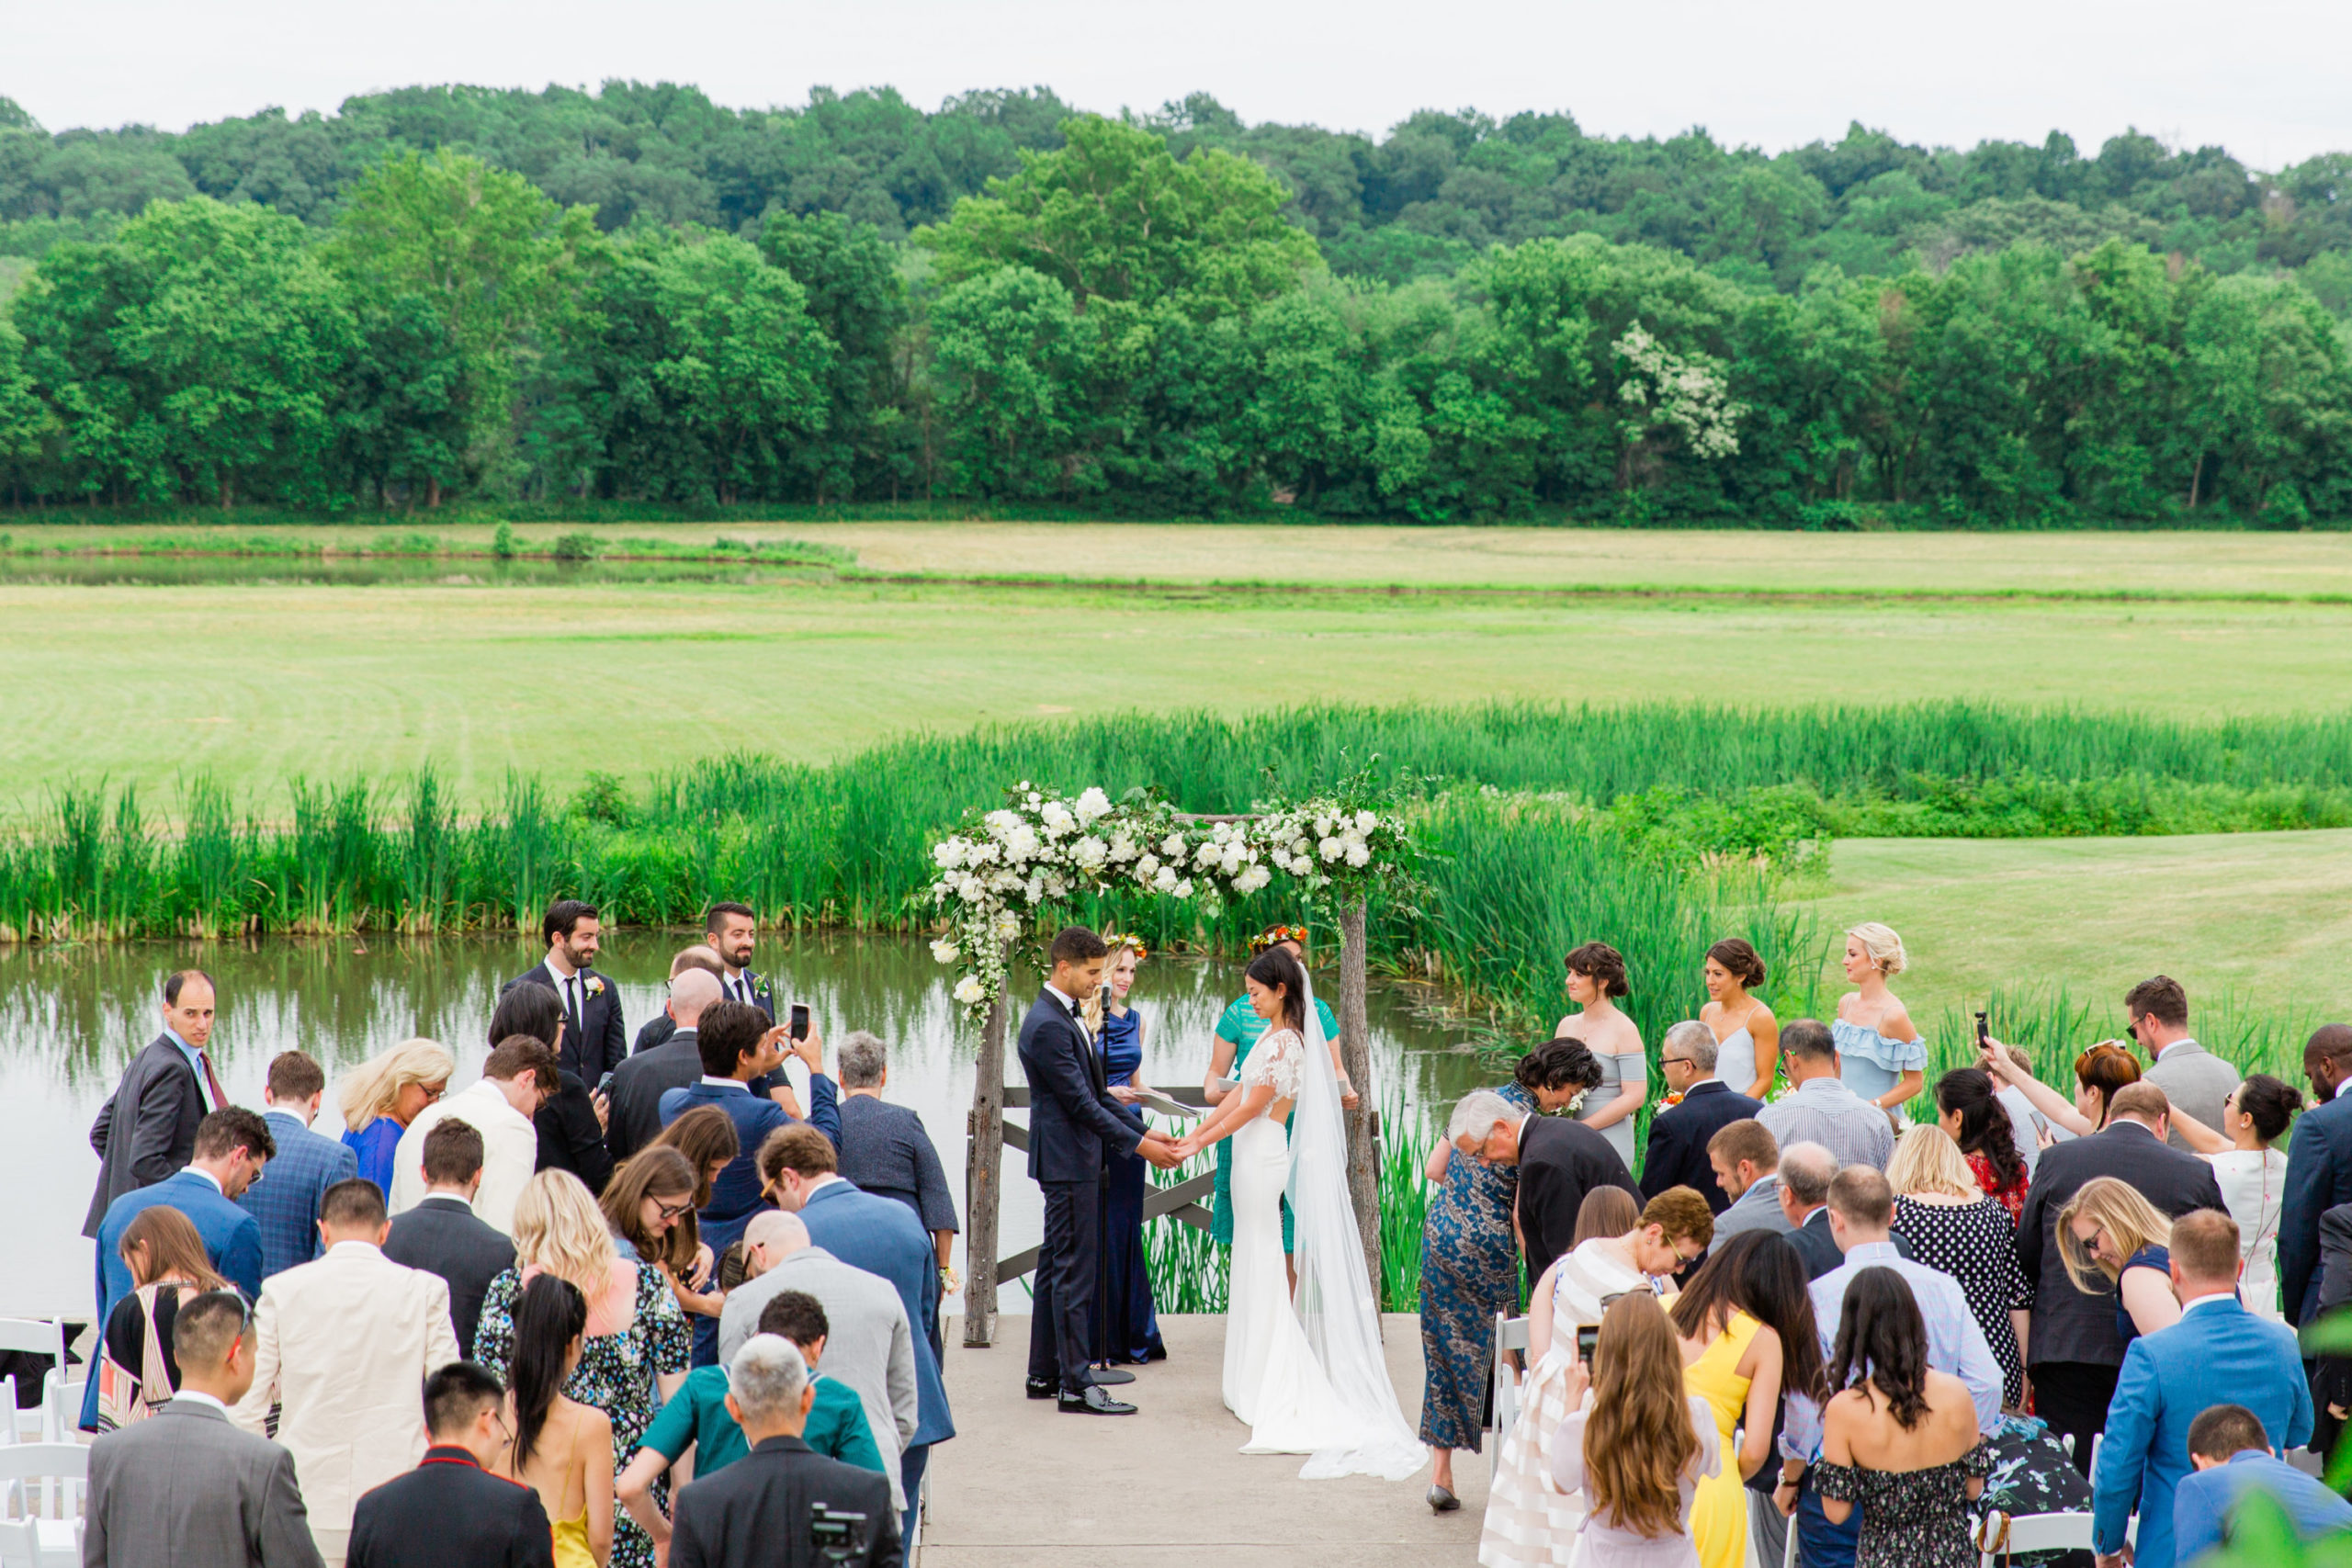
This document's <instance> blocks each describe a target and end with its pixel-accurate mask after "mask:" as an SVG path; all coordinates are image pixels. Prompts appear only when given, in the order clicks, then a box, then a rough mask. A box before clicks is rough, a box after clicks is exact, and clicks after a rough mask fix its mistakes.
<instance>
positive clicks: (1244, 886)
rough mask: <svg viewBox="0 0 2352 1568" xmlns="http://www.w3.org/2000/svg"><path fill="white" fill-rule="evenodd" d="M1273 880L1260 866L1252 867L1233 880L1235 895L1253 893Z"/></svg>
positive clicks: (1270, 874)
mask: <svg viewBox="0 0 2352 1568" xmlns="http://www.w3.org/2000/svg"><path fill="white" fill-rule="evenodd" d="M1272 880H1273V874H1272V872H1269V871H1268V870H1267V869H1266V868H1265V867H1264V866H1262V865H1252V866H1250V867H1249V868H1248V869H1246V870H1244V871H1243V872H1242V874H1240V875H1239V876H1237V877H1235V878H1234V879H1233V890H1234V891H1235V892H1236V893H1255V892H1256V891H1258V889H1260V888H1261V887H1263V886H1266V884H1267V883H1269V882H1271V881H1272Z"/></svg>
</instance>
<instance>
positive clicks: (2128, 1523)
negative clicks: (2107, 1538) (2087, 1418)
mask: <svg viewBox="0 0 2352 1568" xmlns="http://www.w3.org/2000/svg"><path fill="white" fill-rule="evenodd" d="M2105 1441H2107V1434H2106V1433H2105V1432H2094V1433H2092V1434H2091V1488H2092V1490H2093V1491H2094V1492H2096V1491H2097V1490H2098V1448H2099V1445H2100V1444H2101V1443H2104V1442H2105ZM2123 1539H2124V1540H2128V1541H2130V1542H2131V1544H2132V1545H2134V1546H2137V1545H2139V1544H2140V1510H2139V1509H2138V1508H2136V1507H2135V1508H2133V1509H2132V1510H2131V1517H2130V1518H2128V1519H2126V1520H2124V1521H2123Z"/></svg>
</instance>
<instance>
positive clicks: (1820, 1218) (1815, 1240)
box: [1780, 1144, 1911, 1280]
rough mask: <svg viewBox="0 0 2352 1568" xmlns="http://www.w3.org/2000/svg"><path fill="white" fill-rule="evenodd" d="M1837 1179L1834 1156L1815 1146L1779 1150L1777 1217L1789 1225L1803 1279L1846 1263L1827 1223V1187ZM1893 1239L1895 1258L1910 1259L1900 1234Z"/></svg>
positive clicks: (1836, 1164)
mask: <svg viewBox="0 0 2352 1568" xmlns="http://www.w3.org/2000/svg"><path fill="white" fill-rule="evenodd" d="M1865 1168H1867V1167H1865ZM1837 1177H1838V1156H1835V1155H1833V1154H1831V1153H1830V1152H1829V1151H1828V1150H1827V1149H1825V1148H1823V1147H1822V1146H1821V1145H1819V1144H1790V1145H1787V1146H1786V1147H1784V1148H1782V1149H1781V1168H1780V1178H1781V1180H1780V1194H1781V1218H1782V1219H1784V1220H1786V1221H1788V1222H1789V1230H1788V1237H1789V1245H1790V1246H1792V1247H1795V1248H1796V1249H1797V1257H1798V1258H1800V1259H1802V1260H1803V1262H1804V1269H1805V1277H1806V1278H1807V1279H1812V1280H1818V1279H1820V1278H1821V1277H1822V1276H1823V1275H1825V1274H1827V1273H1830V1272H1831V1271H1833V1270H1834V1269H1837V1268H1838V1267H1839V1266H1840V1265H1841V1264H1843V1263H1844V1262H1845V1260H1846V1256H1845V1254H1844V1253H1843V1252H1842V1251H1840V1250H1839V1249H1838V1236H1837V1233H1836V1232H1835V1231H1834V1230H1832V1229H1831V1228H1830V1223H1829V1184H1830V1183H1831V1182H1832V1181H1834V1180H1836V1179H1837ZM1894 1250H1895V1255H1896V1256H1897V1257H1900V1258H1908V1257H1910V1256H1911V1244H1910V1243H1909V1242H1907V1241H1905V1239H1904V1238H1903V1235H1902V1233H1900V1232H1897V1233H1895V1235H1894Z"/></svg>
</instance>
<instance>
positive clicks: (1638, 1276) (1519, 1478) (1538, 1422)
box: [1455, 1095, 1714, 1568]
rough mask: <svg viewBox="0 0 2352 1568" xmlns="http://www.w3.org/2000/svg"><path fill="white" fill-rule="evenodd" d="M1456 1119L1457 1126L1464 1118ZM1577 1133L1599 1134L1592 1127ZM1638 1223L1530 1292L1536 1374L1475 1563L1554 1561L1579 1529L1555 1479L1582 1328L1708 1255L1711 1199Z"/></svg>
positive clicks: (1694, 1198) (1558, 1265)
mask: <svg viewBox="0 0 2352 1568" xmlns="http://www.w3.org/2000/svg"><path fill="white" fill-rule="evenodd" d="M1476 1098H1477V1096H1476V1095H1473V1096H1472V1097H1471V1099H1472V1100H1476ZM1464 1103H1465V1104H1466V1103H1468V1101H1466V1100H1465V1101H1464ZM1455 1114H1456V1118H1457V1120H1458V1119H1459V1117H1460V1112H1459V1111H1456V1113H1455ZM1567 1125H1569V1126H1571V1127H1574V1126H1575V1124H1574V1123H1568V1124H1567ZM1576 1130H1577V1131H1578V1132H1582V1133H1585V1134H1587V1135H1592V1134H1591V1132H1590V1129H1589V1128H1576ZM1641 1218H1642V1224H1639V1225H1637V1226H1635V1227H1634V1229H1633V1230H1631V1231H1629V1232H1627V1233H1626V1234H1624V1235H1617V1236H1596V1237H1595V1238H1593V1239H1592V1240H1590V1241H1588V1242H1586V1243H1585V1244H1584V1245H1582V1246H1581V1247H1577V1249H1576V1250H1575V1251H1573V1252H1571V1253H1568V1254H1566V1256H1564V1257H1562V1258H1559V1259H1558V1260H1557V1261H1555V1262H1554V1263H1553V1264H1552V1265H1551V1266H1549V1267H1548V1268H1546V1269H1544V1271H1543V1273H1542V1274H1541V1275H1539V1276H1538V1277H1537V1279H1536V1281H1535V1288H1534V1290H1533V1291H1532V1292H1530V1294H1529V1298H1528V1299H1529V1307H1528V1314H1527V1364H1528V1367H1529V1369H1530V1370H1529V1371H1528V1373H1527V1376H1526V1380H1525V1382H1524V1384H1523V1386H1522V1388H1521V1394H1520V1413H1519V1418H1518V1420H1517V1421H1515V1422H1513V1423H1512V1425H1511V1429H1510V1435H1509V1436H1507V1437H1506V1438H1504V1439H1503V1449H1502V1454H1501V1457H1500V1459H1499V1461H1498V1463H1497V1466H1496V1471H1495V1481H1494V1486H1493V1489H1492V1490H1491V1491H1490V1492H1489V1493H1488V1494H1487V1515H1486V1519H1485V1521H1484V1524H1483V1528H1482V1529H1481V1530H1480V1532H1479V1540H1478V1561H1479V1562H1481V1563H1484V1564H1486V1565H1487V1568H1521V1565H1534V1564H1549V1563H1550V1562H1552V1561H1553V1558H1552V1555H1551V1553H1552V1543H1553V1542H1554V1541H1556V1540H1568V1539H1569V1538H1570V1536H1571V1535H1572V1534H1573V1532H1574V1530H1575V1529H1576V1525H1577V1517H1576V1513H1575V1509H1574V1505H1573V1502H1572V1500H1571V1499H1569V1498H1567V1497H1566V1496H1563V1495H1560V1494H1559V1493H1557V1492H1555V1491H1554V1490H1553V1489H1552V1487H1551V1485H1550V1478H1551V1476H1552V1473H1553V1454H1554V1452H1555V1442H1556V1436H1557V1433H1558V1431H1559V1427H1560V1423H1561V1422H1562V1421H1563V1420H1565V1419H1566V1416H1567V1415H1568V1412H1569V1410H1570V1408H1571V1405H1570V1402H1569V1399H1568V1388H1569V1381H1568V1380H1569V1376H1570V1370H1571V1369H1572V1368H1574V1367H1576V1366H1577V1364H1578V1355H1577V1329H1579V1328H1581V1327H1589V1326H1592V1325H1597V1324H1599V1323H1600V1318H1601V1312H1602V1307H1603V1303H1604V1302H1606V1301H1608V1300H1611V1299H1613V1298H1615V1297H1618V1296H1622V1295H1624V1294H1626V1293H1627V1292H1646V1293H1648V1294H1650V1295H1653V1296H1654V1295H1656V1294H1657V1292H1658V1280H1660V1279H1661V1278H1664V1277H1666V1276H1668V1275H1671V1274H1672V1273H1674V1272H1675V1271H1676V1270H1677V1269H1680V1268H1681V1267H1682V1266H1683V1264H1685V1263H1687V1262H1689V1261H1690V1260H1691V1258H1696V1257H1697V1256H1699V1254H1700V1253H1701V1252H1702V1251H1704V1250H1705V1249H1706V1246H1707V1242H1708V1240H1709V1239H1710V1237H1711V1236H1712V1235H1713V1228H1714V1216H1713V1213H1710V1212H1709V1211H1708V1209H1707V1201H1706V1200H1705V1199H1704V1198H1702V1197H1700V1196H1699V1195H1698V1194H1697V1193H1696V1192H1693V1191H1691V1190H1690V1189H1689V1188H1687V1187H1678V1188H1675V1189H1672V1190H1669V1191H1666V1192H1661V1193H1659V1194H1658V1195H1657V1197H1656V1198H1653V1199H1651V1200H1650V1202H1649V1205H1648V1207H1647V1208H1646V1209H1645V1210H1644V1211H1643V1213H1642V1216H1641Z"/></svg>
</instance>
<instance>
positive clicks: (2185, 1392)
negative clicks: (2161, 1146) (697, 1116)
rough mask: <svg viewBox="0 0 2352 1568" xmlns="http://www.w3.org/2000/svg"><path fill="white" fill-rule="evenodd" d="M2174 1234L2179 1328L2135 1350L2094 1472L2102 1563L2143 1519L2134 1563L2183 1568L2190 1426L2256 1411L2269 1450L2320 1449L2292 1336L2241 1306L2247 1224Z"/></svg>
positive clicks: (2196, 1227)
mask: <svg viewBox="0 0 2352 1568" xmlns="http://www.w3.org/2000/svg"><path fill="white" fill-rule="evenodd" d="M2172 1234H2173V1247H2172V1256H2171V1258H2170V1259H2169V1261H2168V1265H2167V1269H2168V1272H2169V1274H2170V1276H2171V1280H2172V1287H2173V1290H2174V1292H2176V1293H2177V1295H2178V1297H2179V1299H2180V1307H2181V1311H2180V1315H2179V1320H2178V1321H2177V1323H2175V1324H2174V1325H2172V1326H2170V1327H2168V1328H2162V1329H2158V1330H2155V1331H2154V1332H2153V1333H2151V1334H2149V1335H2148V1336H2147V1337H2144V1338H2142V1339H2137V1340H2134V1341H2133V1342H2132V1343H2131V1345H2130V1346H2129V1347H2128V1348H2126V1349H2125V1350H2124V1353H2123V1370H2122V1373H2121V1375H2120V1377H2119V1378H2118V1379H2117V1381H2116V1385H2115V1400H2114V1403H2113V1404H2111V1405H2110V1406H2109V1410H2108V1416H2107V1435H2106V1440H2105V1441H2104V1442H2102V1443H2101V1444H2100V1445H2099V1450H2098V1464H2097V1465H2096V1466H2095V1467H2094V1468H2093V1471H2092V1474H2091V1497H2092V1504H2091V1512H2092V1517H2093V1523H2092V1530H2091V1545H2092V1549H2093V1550H2094V1551H2097V1552H2098V1554H2099V1557H2100V1560H2101V1561H2102V1562H2113V1561H2115V1560H2116V1559H2117V1558H2118V1557H2119V1556H2120V1554H2121V1552H2122V1551H2123V1548H2124V1545H2125V1534H2124V1531H2125V1529H2126V1527H2127V1525H2128V1524H2129V1522H2130V1520H2131V1516H2132V1515H2133V1514H2134V1513H2135V1512H2136V1513H2137V1514H2138V1516H2139V1520H2140V1523H2139V1530H2138V1534H2137V1537H2136V1539H2134V1540H2132V1541H2131V1562H2134V1563H2135V1564H2140V1565H2143V1568H2173V1563H2174V1562H2175V1561H2176V1558H2175V1552H2174V1543H2173V1498H2174V1489H2175V1488H2176V1487H2177V1486H2178V1485H2179V1484H2180V1482H2181V1479H2182V1477H2184V1476H2185V1475H2187V1474H2188V1472H2189V1468H2190V1466H2189V1457H2188V1450H2189V1446H2190V1445H2189V1436H2188V1434H2189V1427H2190V1424H2191V1423H2193V1422H2194V1421H2195V1420H2196V1419H2197V1418H2198V1416H2200V1415H2202V1414H2203V1413H2204V1412H2205V1411H2207V1410H2209V1409H2211V1408H2212V1407H2213V1406H2214V1405H2216V1404H2243V1405H2245V1407H2246V1408H2247V1409H2249V1410H2251V1411H2252V1412H2253V1413H2254V1415H2255V1417H2256V1419H2257V1420H2258V1421H2260V1422H2261V1423H2262V1427H2263V1431H2264V1434H2265V1437H2266V1438H2267V1446H2269V1447H2272V1448H2276V1449H2279V1450H2286V1449H2292V1448H2301V1446H2302V1445H2303V1444H2304V1443H2306V1442H2308V1441H2309V1440H2310V1439H2311V1435H2312V1394H2311V1385H2310V1383H2308V1382H2306V1381H2305V1380H2304V1374H2303V1364H2302V1360H2301V1354H2300V1352H2299V1351H2298V1349H2297V1348H2296V1343H2295V1336H2294V1334H2293V1332H2292V1331H2291V1330H2290V1329H2289V1328H2288V1327H2287V1326H2286V1325H2284V1324H2278V1323H2269V1322H2266V1321H2265V1320H2263V1319H2261V1318H2258V1317H2256V1316H2255V1315H2254V1314H2251V1313H2249V1312H2247V1311H2246V1310H2245V1308H2244V1307H2242V1306H2240V1305H2239V1304H2238V1299H2237V1274H2238V1235H2237V1225H2236V1224H2234V1223H2233V1222H2232V1220H2231V1219H2230V1217H2229V1215H2227V1214H2224V1213H2220V1212H2218V1211H2206V1210H2200V1211H2197V1212H2195V1213H2188V1214H2183V1215H2182V1216H2181V1217H2180V1218H2179V1219H2178V1220H2177V1221H2175V1222H2174V1224H2173V1226H2172Z"/></svg>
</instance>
